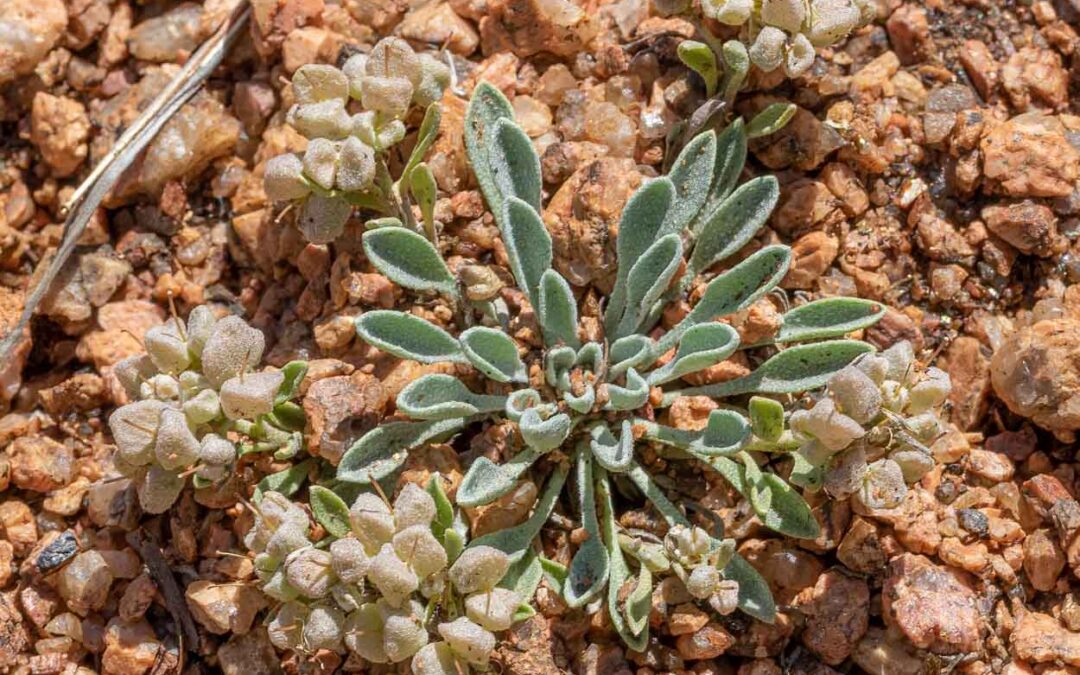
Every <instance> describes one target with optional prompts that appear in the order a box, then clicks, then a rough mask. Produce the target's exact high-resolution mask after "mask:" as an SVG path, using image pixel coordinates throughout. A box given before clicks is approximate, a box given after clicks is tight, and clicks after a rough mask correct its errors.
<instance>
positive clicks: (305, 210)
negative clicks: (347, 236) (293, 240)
mask: <svg viewBox="0 0 1080 675" xmlns="http://www.w3.org/2000/svg"><path fill="white" fill-rule="evenodd" d="M350 215H352V206H351V205H350V204H349V202H347V201H345V200H344V199H341V198H340V197H323V196H321V195H311V196H310V197H308V198H307V200H306V201H304V205H303V206H302V207H300V216H299V218H298V221H299V222H298V225H299V227H300V233H301V234H303V235H304V238H305V239H307V240H308V241H310V242H311V243H312V244H329V243H330V242H332V241H334V240H335V239H337V238H338V237H339V236H341V233H342V231H344V230H345V223H347V222H349V216H350Z"/></svg>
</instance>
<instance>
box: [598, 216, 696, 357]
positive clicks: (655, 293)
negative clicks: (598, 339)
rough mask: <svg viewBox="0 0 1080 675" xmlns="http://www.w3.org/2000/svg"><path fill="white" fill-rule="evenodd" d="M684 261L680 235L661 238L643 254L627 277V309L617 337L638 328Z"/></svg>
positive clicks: (616, 334)
mask: <svg viewBox="0 0 1080 675" xmlns="http://www.w3.org/2000/svg"><path fill="white" fill-rule="evenodd" d="M682 262H683V258H682V239H681V238H680V237H679V235H677V234H669V235H666V236H664V237H661V238H660V239H658V240H657V241H656V243H654V244H653V245H652V246H650V247H649V248H648V250H647V251H645V252H644V253H642V254H641V257H640V258H638V260H637V262H635V263H634V266H633V267H632V268H630V274H629V275H627V277H626V310H625V312H624V313H623V317H622V320H621V321H620V322H619V326H618V328H617V329H616V331H615V334H614V337H615V338H616V339H617V338H620V337H624V336H626V335H630V334H632V333H634V332H636V331H637V329H638V328H639V327H640V326H641V323H642V322H643V321H644V320H645V318H646V317H647V316H648V313H649V310H650V309H651V308H652V306H653V303H655V302H656V301H657V300H659V299H660V296H661V295H662V294H663V293H664V291H665V290H667V287H668V286H669V285H670V284H671V279H672V278H673V277H674V276H675V273H676V272H677V271H678V270H679V266H680V265H681V264H682Z"/></svg>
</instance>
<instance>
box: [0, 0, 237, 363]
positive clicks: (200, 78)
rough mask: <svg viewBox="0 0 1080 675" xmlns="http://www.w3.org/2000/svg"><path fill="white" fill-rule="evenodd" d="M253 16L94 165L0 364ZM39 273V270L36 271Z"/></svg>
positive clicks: (175, 82)
mask: <svg viewBox="0 0 1080 675" xmlns="http://www.w3.org/2000/svg"><path fill="white" fill-rule="evenodd" d="M250 16H251V8H250V7H249V6H248V3H246V2H245V3H242V4H240V5H238V6H237V8H236V11H234V12H233V14H232V16H230V17H229V19H228V20H226V21H225V23H224V24H223V25H222V26H221V27H220V28H218V30H217V32H215V33H214V35H213V36H211V37H210V39H208V40H207V41H206V42H204V43H203V44H202V45H201V46H200V47H199V48H198V49H197V50H196V51H195V53H194V54H192V55H191V58H189V59H188V60H187V63H185V64H184V67H183V68H181V69H180V72H179V73H177V74H176V77H174V78H173V79H172V81H171V82H169V86H167V87H165V89H163V90H162V91H161V93H160V94H158V95H157V97H155V98H154V100H153V101H151V103H150V105H149V106H148V107H147V108H146V110H144V111H143V113H142V114H141V115H139V117H138V118H137V119H136V120H135V122H134V123H133V124H132V125H131V126H130V127H128V129H127V130H126V131H125V132H124V134H123V135H122V136H120V138H119V139H118V140H117V141H116V143H115V145H113V148H112V150H110V151H109V153H108V154H107V155H106V156H105V157H104V158H103V159H102V160H101V161H100V162H99V163H98V165H97V166H96V167H94V170H93V171H91V172H90V175H89V176H87V177H86V180H84V181H83V182H82V183H81V184H80V185H79V187H78V188H76V190H75V192H74V193H73V194H72V197H71V200H70V201H69V202H68V203H67V205H65V207H64V212H65V213H66V214H67V219H66V220H65V222H64V238H63V239H62V240H61V242H60V247H59V248H58V249H57V250H56V252H55V254H53V256H52V258H51V259H48V260H47V261H46V260H44V259H43V260H42V262H41V265H42V266H45V265H47V267H44V270H45V271H44V272H43V273H41V275H40V276H39V278H38V280H37V283H35V284H34V285H33V288H32V289H31V290H30V292H29V293H28V294H27V296H26V301H25V303H24V304H23V310H22V314H21V315H20V316H19V320H18V322H17V323H16V324H15V325H14V326H13V327H12V328H11V330H10V331H9V332H8V333H7V335H5V336H4V339H3V340H2V341H0V362H4V361H7V359H8V358H9V357H10V355H11V352H12V350H13V349H14V348H15V345H17V344H19V343H20V342H21V341H22V338H23V333H24V332H25V331H26V327H27V325H28V324H29V323H30V318H31V317H32V316H33V315H34V311H35V310H37V307H38V305H39V304H41V301H42V299H43V298H44V297H45V295H46V294H47V293H48V292H49V287H50V286H52V283H53V281H55V280H56V277H57V275H59V273H60V270H61V269H63V267H64V264H65V263H66V262H67V260H68V258H70V257H71V254H72V252H73V251H74V250H75V245H76V242H78V240H79V237H81V236H82V233H83V231H84V230H86V225H87V223H89V222H90V218H91V217H93V215H94V212H95V211H96V210H97V208H98V206H100V205H101V202H102V200H104V199H105V196H106V195H107V194H108V193H109V191H110V190H112V188H113V185H115V184H116V181H117V180H118V179H119V178H120V176H121V175H122V174H123V173H124V171H126V170H127V168H128V167H129V166H131V164H132V162H134V161H135V159H136V158H137V157H138V156H139V154H140V153H141V152H142V151H143V150H144V149H145V148H146V146H147V145H148V144H149V143H150V141H151V140H153V139H154V137H155V136H156V135H157V133H158V132H159V131H161V128H162V127H163V126H164V125H165V123H166V122H168V121H169V119H170V118H171V117H172V116H173V115H174V114H175V113H176V111H177V110H179V109H180V108H181V106H183V105H184V104H185V103H187V101H188V100H189V99H190V98H191V97H192V96H194V95H195V92H197V91H198V90H199V88H200V87H201V86H202V83H203V82H204V81H205V80H206V78H207V77H209V76H210V73H212V72H213V71H214V70H215V69H216V68H217V67H218V66H219V65H221V61H222V59H224V58H225V55H226V54H227V53H228V51H229V47H230V46H231V45H232V43H233V42H234V41H235V39H236V37H237V36H238V35H239V34H240V32H241V30H243V29H244V27H245V26H246V25H247V22H248V19H249V17H250ZM39 269H40V268H39Z"/></svg>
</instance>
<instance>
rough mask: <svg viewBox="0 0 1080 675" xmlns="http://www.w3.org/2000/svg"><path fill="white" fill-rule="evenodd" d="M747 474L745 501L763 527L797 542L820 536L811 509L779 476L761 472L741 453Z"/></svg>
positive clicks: (819, 528) (751, 460) (751, 459)
mask: <svg viewBox="0 0 1080 675" xmlns="http://www.w3.org/2000/svg"><path fill="white" fill-rule="evenodd" d="M740 457H741V459H742V463H743V467H744V469H745V471H746V474H745V475H746V484H747V488H748V490H747V494H746V497H747V501H749V502H750V505H751V506H752V507H753V509H754V513H756V514H757V516H758V518H760V519H761V522H762V523H764V525H765V527H767V528H769V529H770V530H773V531H775V532H779V533H780V534H784V535H787V536H789V537H796V538H799V539H815V538H817V536H818V535H820V534H821V527H820V526H819V525H818V522H817V520H816V519H815V518H814V514H813V513H812V512H811V511H810V506H809V505H808V504H807V503H806V501H805V500H804V499H803V498H802V495H800V494H799V493H798V492H796V491H795V490H793V489H792V488H791V486H790V485H788V484H787V483H785V482H784V481H783V480H782V479H781V478H780V477H779V476H777V475H776V474H772V473H765V472H762V471H761V469H760V468H759V467H758V465H757V464H756V463H755V462H754V460H753V458H752V457H750V455H749V454H748V453H746V452H743V453H740Z"/></svg>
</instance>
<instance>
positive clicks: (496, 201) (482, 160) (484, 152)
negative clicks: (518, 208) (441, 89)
mask: <svg viewBox="0 0 1080 675" xmlns="http://www.w3.org/2000/svg"><path fill="white" fill-rule="evenodd" d="M500 119H507V120H512V119H514V108H513V106H511V105H510V101H508V100H506V97H505V96H503V94H502V92H501V91H499V90H498V89H497V88H496V87H494V86H493V85H491V84H490V83H488V82H481V83H480V84H478V85H476V88H475V89H474V90H473V94H472V98H471V99H469V107H468V109H467V110H466V112H465V150H466V153H467V154H468V156H469V166H471V167H472V170H473V173H474V174H476V182H477V183H479V184H480V189H481V190H482V191H483V193H484V198H485V199H486V200H487V203H488V207H489V208H490V209H491V212H492V213H494V214H501V213H502V208H503V199H504V197H503V194H502V191H501V190H500V189H499V187H498V184H496V182H495V176H494V169H493V165H492V163H491V161H490V159H489V157H488V149H487V144H486V143H485V140H486V138H487V137H488V136H489V135H494V129H495V123H496V122H498V121H499V120H500Z"/></svg>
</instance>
